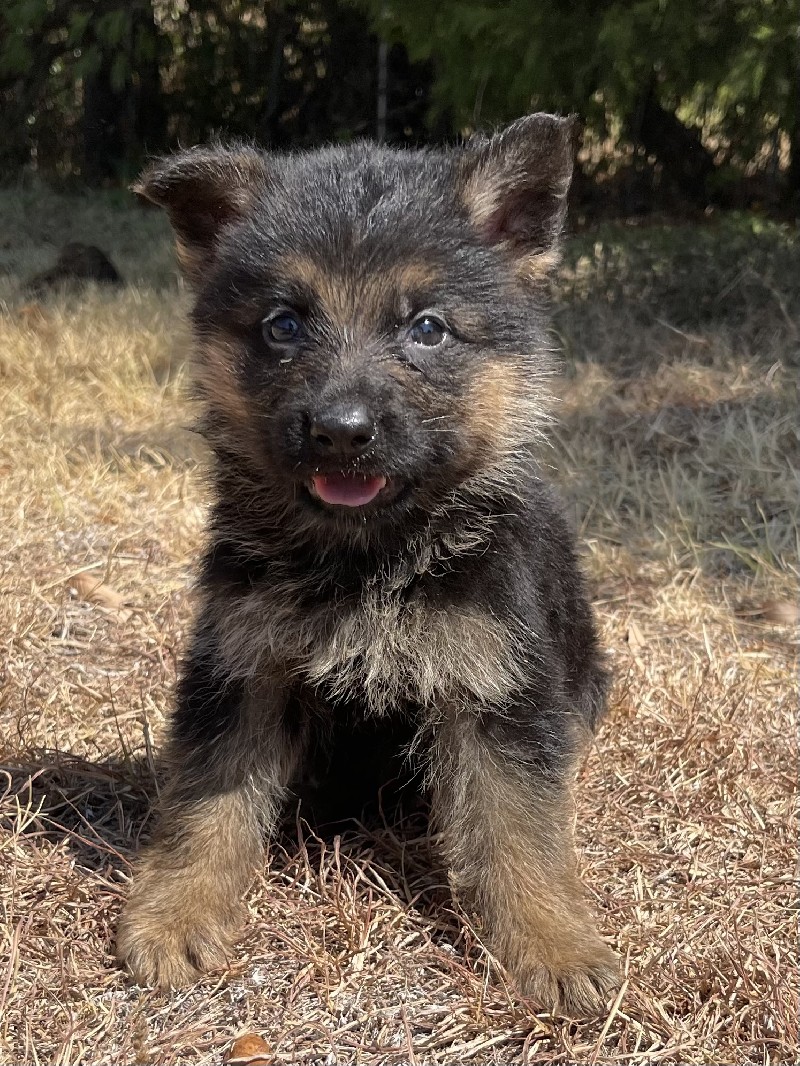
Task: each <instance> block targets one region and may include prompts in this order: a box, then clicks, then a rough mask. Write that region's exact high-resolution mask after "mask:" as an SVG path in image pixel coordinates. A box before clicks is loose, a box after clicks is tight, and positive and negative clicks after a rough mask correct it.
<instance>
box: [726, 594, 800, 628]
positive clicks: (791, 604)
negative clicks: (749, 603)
mask: <svg viewBox="0 0 800 1066" xmlns="http://www.w3.org/2000/svg"><path fill="white" fill-rule="evenodd" d="M736 613H737V614H738V615H739V617H740V618H746V619H748V620H750V621H753V622H771V623H772V624H773V625H776V626H796V625H800V602H797V601H795V600H767V601H766V603H762V604H761V605H760V606H758V607H750V608H741V609H740V610H738V611H737V612H736Z"/></svg>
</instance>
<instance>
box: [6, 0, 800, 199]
mask: <svg viewBox="0 0 800 1066" xmlns="http://www.w3.org/2000/svg"><path fill="white" fill-rule="evenodd" d="M538 108H541V109H547V110H560V111H563V112H566V111H575V112H577V113H578V114H579V115H580V116H581V118H582V119H583V121H584V123H585V142H584V149H583V151H582V153H581V160H580V173H579V176H578V181H577V183H576V198H577V200H578V201H579V202H580V203H581V204H582V205H583V207H584V209H585V214H588V216H589V217H594V216H596V215H597V214H612V215H627V216H630V215H639V214H648V213H651V212H653V211H656V212H667V213H670V214H683V215H685V214H687V213H696V212H698V211H703V210H705V209H707V208H709V207H712V208H713V207H722V208H725V207H733V208H740V209H741V208H744V209H748V208H757V209H759V210H760V211H763V212H766V213H770V214H773V215H778V216H782V217H784V218H786V217H787V216H791V215H793V214H794V213H795V212H796V211H797V208H798V203H799V202H800V0H699V2H695V0H569V2H568V0H508V2H505V3H498V2H491V0H436V2H435V3H432V2H430V0H358V2H357V0H264V2H261V3H254V2H252V0H4V2H3V4H2V9H1V10H0V179H4V180H6V181H8V180H18V179H19V177H20V175H24V174H26V173H29V172H31V171H34V172H36V173H38V174H39V175H41V176H42V177H43V178H45V179H46V180H48V181H53V180H55V181H57V182H58V183H59V184H62V183H63V184H66V185H68V186H69V185H71V184H73V183H74V184H76V185H89V186H92V185H94V186H97V185H106V186H107V185H116V184H124V183H127V182H128V181H130V180H131V178H132V177H133V176H134V175H135V174H136V172H137V171H138V170H139V168H140V167H141V165H142V162H143V160H144V159H145V158H146V157H147V156H148V155H149V154H152V153H156V152H160V151H162V150H164V149H165V148H169V147H172V146H175V145H176V144H178V143H180V144H183V145H188V144H193V143H196V142H198V141H201V140H204V139H206V138H207V137H209V136H210V135H211V134H213V133H214V132H217V131H219V132H224V133H225V134H226V135H239V136H244V137H250V138H254V139H255V140H256V141H258V142H259V143H262V144H264V145H267V146H271V147H275V148H289V147H291V148H294V147H304V146H308V145H312V144H317V143H319V142H323V141H331V140H333V141H346V140H349V139H352V138H355V137H362V136H373V137H378V138H379V139H385V140H387V141H389V142H390V143H395V144H415V145H416V144H425V143H430V142H437V141H441V140H443V139H452V138H456V137H458V136H460V135H463V134H464V133H468V132H469V131H470V130H472V129H474V128H477V127H481V126H487V125H492V124H495V123H498V122H502V121H506V120H509V119H511V118H514V117H516V116H517V115H519V114H522V113H524V112H527V111H530V110H534V109H538Z"/></svg>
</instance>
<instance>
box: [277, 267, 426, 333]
mask: <svg viewBox="0 0 800 1066" xmlns="http://www.w3.org/2000/svg"><path fill="white" fill-rule="evenodd" d="M282 271H283V273H284V276H285V277H286V278H287V279H291V280H295V281H298V282H300V283H301V284H302V285H303V286H304V287H305V288H307V289H308V290H309V291H310V292H312V293H313V294H314V295H315V297H316V300H315V302H316V303H317V304H318V305H319V307H320V308H321V309H322V311H323V313H324V314H325V316H326V317H327V319H328V321H329V323H330V325H331V326H332V327H333V328H334V329H335V330H337V332H338V333H340V334H341V335H342V336H350V335H351V334H352V332H353V328H354V326H357V324H358V323H359V322H364V323H367V324H372V323H374V322H375V321H376V319H378V318H379V316H380V315H381V313H382V312H383V311H384V310H385V308H386V306H387V304H388V303H389V302H390V301H391V299H392V298H393V297H394V298H397V297H402V296H404V295H407V294H409V293H415V292H417V291H419V290H426V289H429V288H431V287H432V286H433V285H434V283H435V282H436V279H437V273H436V271H435V270H434V269H433V267H432V266H431V265H430V264H428V263H423V262H421V261H420V262H411V263H400V264H398V265H397V266H396V267H394V268H392V269H389V270H385V271H384V272H382V273H374V274H368V275H366V276H363V277H346V276H344V275H341V274H332V273H330V272H329V271H328V270H326V269H325V268H324V267H323V266H322V265H321V264H319V263H317V262H315V261H314V260H313V259H309V258H308V257H306V256H299V255H297V256H292V257H290V258H287V259H285V260H284V261H283V264H282Z"/></svg>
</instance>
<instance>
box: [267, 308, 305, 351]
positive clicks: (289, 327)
mask: <svg viewBox="0 0 800 1066" xmlns="http://www.w3.org/2000/svg"><path fill="white" fill-rule="evenodd" d="M261 331H262V333H263V334H264V340H265V341H266V342H267V344H294V343H295V342H296V341H300V340H302V339H303V337H305V330H304V329H303V323H302V321H301V320H300V316H299V315H297V314H295V312H294V311H276V312H275V314H272V315H268V316H267V318H265V319H264V321H263V322H262V323H261Z"/></svg>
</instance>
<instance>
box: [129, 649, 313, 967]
mask: <svg viewBox="0 0 800 1066" xmlns="http://www.w3.org/2000/svg"><path fill="white" fill-rule="evenodd" d="M285 709H286V697H285V695H284V694H283V692H282V691H281V690H280V687H279V685H278V684H265V685H263V686H262V687H261V689H260V690H259V691H258V692H257V693H250V692H247V691H246V690H245V686H243V685H242V684H241V683H240V682H235V681H231V680H230V679H226V678H225V676H224V674H223V672H222V670H221V667H220V663H219V662H218V659H217V656H216V653H215V648H214V644H213V640H210V639H209V637H208V635H207V633H206V634H205V635H203V634H202V631H201V636H199V637H198V639H197V641H196V644H195V649H194V651H193V653H192V655H191V657H190V660H189V662H188V664H187V666H186V668H185V673H184V676H183V680H182V682H181V686H180V690H179V699H178V707H177V710H176V714H175V717H174V720H173V723H172V736H171V740H170V744H169V748H168V752H167V758H168V765H169V769H170V778H169V780H168V782H167V784H166V788H165V791H164V793H163V795H162V798H161V801H160V803H159V810H158V825H157V829H156V835H155V839H154V841H153V843H151V844H150V845H149V847H147V848H146V849H145V851H144V853H143V855H142V857H141V859H140V860H139V862H138V864H137V866H136V869H135V871H134V880H133V886H132V890H131V894H130V898H129V900H128V904H127V906H126V908H125V910H124V912H123V915H122V919H121V921H120V924H119V928H118V931H117V957H118V958H119V960H120V961H121V962H122V963H123V964H124V965H125V966H127V968H128V970H129V971H130V972H131V974H132V975H133V977H134V979H135V980H136V981H137V982H139V983H141V984H154V985H159V986H162V987H176V986H179V985H183V984H187V983H189V982H191V981H192V980H194V979H195V978H197V977H198V976H199V974H201V973H202V972H204V971H206V970H209V969H212V968H216V967H220V966H224V965H225V964H226V962H227V959H228V955H229V951H230V948H231V945H232V943H233V939H234V937H235V935H236V933H237V931H238V929H239V927H240V925H241V922H242V918H243V907H242V903H241V896H242V894H243V893H244V891H245V889H246V888H247V884H248V882H249V880H250V878H251V877H252V875H253V872H254V869H255V867H256V866H257V863H258V861H259V858H260V856H261V853H262V839H263V833H264V832H265V831H267V832H269V831H270V830H271V829H272V827H273V825H274V822H275V818H276V815H277V812H278V809H279V807H280V803H281V800H282V798H283V795H284V791H285V788H286V785H287V784H288V781H289V778H290V776H291V774H292V771H293V769H294V766H295V765H296V762H297V759H298V756H299V755H300V752H301V741H300V737H299V735H298V734H297V733H295V734H294V735H291V734H290V733H289V731H288V730H287V727H286V724H285V713H284V712H285Z"/></svg>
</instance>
